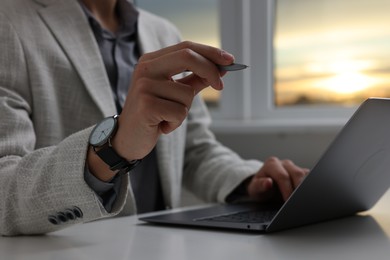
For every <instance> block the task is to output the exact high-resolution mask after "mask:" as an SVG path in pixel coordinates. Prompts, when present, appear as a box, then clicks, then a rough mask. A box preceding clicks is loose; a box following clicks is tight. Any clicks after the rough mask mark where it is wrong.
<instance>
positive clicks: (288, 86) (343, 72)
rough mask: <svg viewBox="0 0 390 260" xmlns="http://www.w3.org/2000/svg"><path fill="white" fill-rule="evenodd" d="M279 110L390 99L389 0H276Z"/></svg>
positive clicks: (275, 38) (275, 36)
mask: <svg viewBox="0 0 390 260" xmlns="http://www.w3.org/2000/svg"><path fill="white" fill-rule="evenodd" d="M275 7H276V12H275V14H276V16H275V26H274V28H275V29H274V32H275V35H274V54H275V56H274V62H275V63H274V64H275V66H274V75H275V82H274V93H275V100H274V101H275V106H276V107H281V106H296V105H300V104H303V105H309V104H311V105H313V104H314V105H316V104H325V105H328V106H331V105H343V106H349V105H357V104H359V103H361V102H362V101H364V100H365V99H366V98H367V97H370V96H381V97H383V96H390V85H389V81H390V76H389V75H388V72H389V70H390V44H389V42H390V31H389V25H390V17H389V15H388V12H387V10H389V8H390V2H389V1H387V0H363V1H356V0H343V1H339V0H316V1H306V0H294V1H289V0H277V2H276V5H275Z"/></svg>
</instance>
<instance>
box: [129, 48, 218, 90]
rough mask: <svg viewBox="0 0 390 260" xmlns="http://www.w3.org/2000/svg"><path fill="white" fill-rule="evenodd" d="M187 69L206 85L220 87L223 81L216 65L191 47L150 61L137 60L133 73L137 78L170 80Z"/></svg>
mask: <svg viewBox="0 0 390 260" xmlns="http://www.w3.org/2000/svg"><path fill="white" fill-rule="evenodd" d="M167 64H169V66H167ZM188 70H189V71H192V72H193V73H194V74H195V75H197V76H198V77H200V78H201V79H203V82H204V84H205V85H206V86H208V85H210V86H212V87H214V88H215V89H222V87H223V83H222V80H221V76H220V71H219V70H218V68H217V66H215V64H214V63H213V62H211V61H210V60H208V59H207V58H205V57H203V56H202V55H200V54H198V53H197V52H195V51H193V50H191V49H182V50H178V51H175V52H170V53H168V54H166V55H163V56H160V57H157V58H155V59H153V60H151V61H146V62H145V61H144V62H139V63H138V64H137V66H136V69H135V71H134V75H135V77H139V78H142V77H153V78H156V79H165V80H168V79H169V80H170V79H171V78H172V77H173V76H174V75H177V74H179V73H182V72H184V71H188Z"/></svg>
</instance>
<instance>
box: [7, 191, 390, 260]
mask: <svg viewBox="0 0 390 260" xmlns="http://www.w3.org/2000/svg"><path fill="white" fill-rule="evenodd" d="M389 203H390V192H388V193H387V194H386V195H385V196H384V197H383V198H382V199H381V200H380V201H379V203H378V204H377V205H376V206H375V207H374V208H373V209H372V210H370V211H369V212H367V213H364V214H362V215H361V216H356V217H349V218H344V219H340V220H336V221H330V222H326V223H321V224H316V225H310V226H305V227H301V228H295V229H291V230H286V231H282V232H278V233H273V234H253V233H243V232H233V231H222V230H206V229H193V228H192V229H190V228H178V227H175V228H174V227H165V226H153V225H149V224H143V223H141V222H139V221H138V220H137V218H136V217H124V218H116V219H109V220H102V221H96V222H93V223H88V224H82V225H76V226H73V227H70V228H68V229H65V230H61V231H58V232H54V233H51V234H48V235H44V236H29V237H11V238H9V237H0V259H1V260H3V259H4V260H16V259H17V260H20V259H28V260H49V259H50V260H63V259H72V260H84V259H88V260H89V259H94V260H100V259H104V260H124V259H148V260H154V259H155V260H165V259H167V260H168V259H169V260H173V259H180V260H185V259H197V260H198V259H201V260H206V259H212V260H215V259H234V260H244V259H245V260H246V259H256V260H259V259H267V260H268V259H289V260H290V259H300V260H302V259H316V260H317V259H326V260H331V259H332V260H333V259H354V260H355V259H365V260H366V259H372V260H377V259H390V242H389V237H390V204H389Z"/></svg>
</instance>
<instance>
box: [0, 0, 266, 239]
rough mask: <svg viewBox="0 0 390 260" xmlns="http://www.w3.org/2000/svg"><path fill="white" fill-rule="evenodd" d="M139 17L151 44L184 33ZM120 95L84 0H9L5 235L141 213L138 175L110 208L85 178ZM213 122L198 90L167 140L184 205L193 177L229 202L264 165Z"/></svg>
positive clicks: (201, 191) (167, 190)
mask: <svg viewBox="0 0 390 260" xmlns="http://www.w3.org/2000/svg"><path fill="white" fill-rule="evenodd" d="M138 26H139V28H138V31H139V43H140V46H141V52H142V53H146V52H150V51H154V50H157V49H160V48H162V47H165V46H168V45H172V44H175V43H177V42H178V41H179V40H180V38H179V34H178V32H177V30H176V29H175V28H174V27H173V26H172V25H171V24H170V23H168V22H167V21H166V20H163V19H161V18H158V17H156V16H154V15H152V14H150V13H147V12H145V11H140V16H139V24H138ZM113 100H114V99H113V96H112V93H111V89H110V85H109V81H108V78H107V75H106V72H105V68H104V65H103V62H102V59H101V56H100V53H99V49H98V46H97V43H96V42H95V38H94V36H93V33H92V32H91V30H90V27H89V24H88V22H87V20H86V18H85V15H84V13H83V11H82V10H81V8H80V6H79V4H78V2H77V1H76V0H1V3H0V119H1V120H0V234H2V235H16V234H37V233H46V232H51V231H55V230H58V229H61V228H64V227H67V226H69V225H74V224H77V223H82V222H88V221H92V220H96V219H100V218H105V217H111V216H114V215H118V214H122V215H129V214H135V213H136V208H135V203H134V197H133V193H132V190H131V185H129V178H128V176H124V177H123V180H122V187H121V191H120V194H119V195H118V198H117V200H116V202H115V203H114V207H113V210H112V212H110V213H109V212H106V210H105V209H104V207H103V206H102V204H101V203H100V202H99V200H98V197H97V196H96V194H95V193H94V191H93V190H91V189H90V188H89V186H88V185H87V184H86V183H85V181H84V167H85V160H86V153H87V148H88V137H89V134H90V132H91V129H92V127H93V125H94V124H96V122H98V121H100V120H101V119H102V118H104V117H106V116H110V115H113V114H115V113H116V108H115V104H114V101H113ZM134 123H135V124H136V122H134ZM209 124H210V119H209V115H208V114H207V110H206V108H205V106H204V104H203V102H202V101H201V99H200V98H196V99H195V100H194V102H193V106H192V108H191V110H190V113H189V116H188V118H187V120H185V122H184V123H183V124H182V126H181V127H180V128H179V129H177V130H175V131H174V132H173V133H171V134H168V135H164V136H161V138H160V139H159V141H158V144H157V155H158V167H159V170H160V174H161V181H162V186H163V194H164V199H165V202H166V205H167V206H169V207H176V206H178V205H179V204H180V195H181V194H180V191H181V185H182V184H183V183H184V185H186V186H187V187H188V188H189V189H190V190H191V191H193V192H194V193H195V194H197V195H198V196H200V197H202V198H203V199H205V200H207V201H220V202H223V201H224V200H225V198H226V196H227V195H228V194H229V193H230V192H231V191H232V190H233V189H234V188H235V187H236V186H237V185H238V184H239V183H240V182H241V181H242V180H243V179H244V178H246V177H248V176H249V175H251V174H254V173H255V172H256V171H257V170H258V169H259V168H260V167H261V163H260V162H258V161H243V160H242V159H240V158H239V156H238V155H237V154H235V153H233V152H232V151H230V150H229V149H227V148H225V147H224V146H222V145H221V144H219V143H218V142H217V141H216V140H215V138H214V136H213V134H212V133H211V132H210V131H209V130H208V126H209ZM72 212H73V213H74V214H73V217H72ZM61 213H64V214H65V216H66V218H65V219H64V218H62V220H63V221H62V222H61V221H59V223H58V224H57V225H55V224H52V223H51V222H50V221H49V220H50V218H53V217H54V218H57V220H58V219H59V220H61V216H63V215H62V214H61ZM72 218H73V219H72ZM51 220H52V219H51Z"/></svg>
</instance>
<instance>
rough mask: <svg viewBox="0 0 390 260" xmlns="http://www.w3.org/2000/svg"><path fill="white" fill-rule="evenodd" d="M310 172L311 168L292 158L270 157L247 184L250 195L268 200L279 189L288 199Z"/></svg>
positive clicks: (256, 198) (284, 197)
mask: <svg viewBox="0 0 390 260" xmlns="http://www.w3.org/2000/svg"><path fill="white" fill-rule="evenodd" d="M308 173H309V169H307V168H301V167H299V166H297V165H295V164H294V163H293V162H292V161H290V160H280V159H279V158H277V157H270V158H268V159H267V160H266V161H265V162H264V165H263V166H262V168H261V169H260V170H259V171H258V172H257V173H256V175H255V176H253V177H252V179H251V180H250V181H249V184H248V186H247V190H248V194H249V197H250V198H251V199H254V200H258V201H267V200H269V199H271V198H273V197H274V196H276V195H277V193H278V191H279V192H280V194H281V196H282V198H283V200H284V201H286V200H287V199H288V197H290V195H291V193H292V192H293V191H294V189H295V188H296V187H298V185H299V184H300V183H301V182H302V180H303V179H304V178H305V176H306V175H307V174H308Z"/></svg>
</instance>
